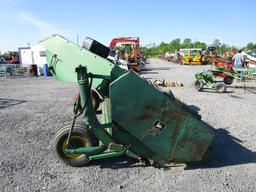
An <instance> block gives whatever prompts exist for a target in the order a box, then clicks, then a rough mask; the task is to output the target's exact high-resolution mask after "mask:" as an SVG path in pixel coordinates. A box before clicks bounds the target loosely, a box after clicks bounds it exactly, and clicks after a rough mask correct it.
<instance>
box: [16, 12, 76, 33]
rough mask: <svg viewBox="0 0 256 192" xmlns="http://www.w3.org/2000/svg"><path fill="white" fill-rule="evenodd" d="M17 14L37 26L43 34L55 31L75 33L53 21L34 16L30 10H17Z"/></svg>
mask: <svg viewBox="0 0 256 192" xmlns="http://www.w3.org/2000/svg"><path fill="white" fill-rule="evenodd" d="M16 15H17V16H18V18H20V19H21V20H23V21H25V22H27V23H28V24H30V25H33V26H34V27H36V28H37V29H38V30H39V31H40V32H41V33H42V35H43V36H46V35H51V34H53V33H58V34H62V35H65V36H73V35H74V32H72V31H68V30H66V29H64V28H62V27H61V26H60V25H57V24H53V23H47V22H45V21H43V20H41V19H39V18H37V17H35V16H33V15H32V14H31V13H30V12H27V11H19V12H16Z"/></svg>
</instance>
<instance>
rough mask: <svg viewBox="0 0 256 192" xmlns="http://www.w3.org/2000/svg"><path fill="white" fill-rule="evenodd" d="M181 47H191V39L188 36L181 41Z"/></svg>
mask: <svg viewBox="0 0 256 192" xmlns="http://www.w3.org/2000/svg"><path fill="white" fill-rule="evenodd" d="M182 47H183V48H192V47H193V45H192V40H191V39H190V38H185V39H184V40H183V43H182Z"/></svg>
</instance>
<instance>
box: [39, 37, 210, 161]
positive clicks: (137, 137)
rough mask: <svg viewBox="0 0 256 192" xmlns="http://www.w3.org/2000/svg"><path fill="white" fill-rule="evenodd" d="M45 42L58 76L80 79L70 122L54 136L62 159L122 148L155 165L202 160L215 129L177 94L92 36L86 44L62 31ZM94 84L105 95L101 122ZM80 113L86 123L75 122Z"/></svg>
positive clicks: (110, 154)
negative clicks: (125, 65) (127, 65)
mask: <svg viewBox="0 0 256 192" xmlns="http://www.w3.org/2000/svg"><path fill="white" fill-rule="evenodd" d="M41 44H42V45H43V46H44V47H45V49H46V54H47V58H48V62H49V65H50V66H49V70H50V71H51V72H52V74H53V75H54V76H55V78H56V79H57V80H63V81H67V82H75V81H76V82H77V83H78V86H79V90H80V91H79V92H80V95H79V97H78V98H77V99H76V101H75V104H74V115H73V120H72V122H71V123H70V125H67V126H65V127H63V128H61V129H60V130H59V131H58V132H57V133H56V136H55V138H54V141H53V150H54V153H55V156H56V157H57V158H58V159H59V160H60V161H62V162H64V163H66V164H68V165H71V166H84V165H85V164H87V163H88V162H89V161H91V160H96V159H103V158H110V157H116V156H121V155H124V154H126V155H128V156H130V157H133V158H136V159H141V160H148V162H150V163H155V164H157V165H165V164H168V163H172V162H178V163H186V162H196V161H201V160H202V158H203V156H204V154H205V153H206V151H207V149H208V147H209V145H210V144H211V142H212V140H213V137H214V132H213V130H211V129H209V128H208V126H207V125H206V124H205V123H204V122H202V121H201V120H200V115H198V114H197V113H196V112H194V111H192V110H191V109H190V108H189V107H188V106H187V105H185V104H183V103H182V102H180V101H179V100H177V99H176V98H175V97H174V95H173V94H171V93H169V94H168V93H163V92H161V91H160V90H158V89H157V88H156V87H155V86H154V85H152V84H151V83H150V82H148V81H147V80H145V79H143V78H141V77H140V76H138V75H137V74H136V73H134V72H133V71H127V70H123V69H121V68H120V67H119V66H117V65H114V64H113V63H112V62H111V61H109V60H107V59H106V58H107V56H106V55H107V54H103V53H107V52H108V51H107V49H105V48H104V46H102V45H101V44H99V43H98V42H96V41H94V40H92V39H90V41H88V39H87V40H86V42H85V44H86V45H85V46H84V48H81V47H79V46H77V45H76V44H73V43H71V42H70V41H68V40H66V39H64V38H63V37H61V36H58V35H53V36H52V37H50V38H48V39H45V40H44V41H42V42H41ZM93 47H94V48H93ZM105 56H106V57H105ZM92 89H94V90H95V91H96V92H97V94H100V95H101V97H102V120H101V122H99V120H98V118H97V116H96V115H95V109H94V107H93V102H92V94H91V90H92ZM79 115H82V116H83V120H84V122H83V123H77V122H76V119H77V117H78V116H79Z"/></svg>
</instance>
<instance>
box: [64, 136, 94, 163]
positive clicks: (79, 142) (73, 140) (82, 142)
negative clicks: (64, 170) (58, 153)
mask: <svg viewBox="0 0 256 192" xmlns="http://www.w3.org/2000/svg"><path fill="white" fill-rule="evenodd" d="M69 143H70V144H71V145H72V146H73V147H75V148H79V147H88V146H90V143H89V141H88V139H87V138H86V137H82V136H79V135H72V136H71V137H70V142H69ZM67 147H68V146H67V139H65V141H64V142H63V144H62V151H63V153H64V155H65V156H66V157H68V158H70V159H79V158H81V157H82V156H84V154H69V153H66V149H67Z"/></svg>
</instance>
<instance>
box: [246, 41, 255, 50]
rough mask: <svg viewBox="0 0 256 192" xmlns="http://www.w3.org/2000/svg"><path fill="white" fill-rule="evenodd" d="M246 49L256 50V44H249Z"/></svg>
mask: <svg viewBox="0 0 256 192" xmlns="http://www.w3.org/2000/svg"><path fill="white" fill-rule="evenodd" d="M246 49H248V50H251V49H256V43H255V44H254V43H253V42H249V43H247V45H246Z"/></svg>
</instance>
